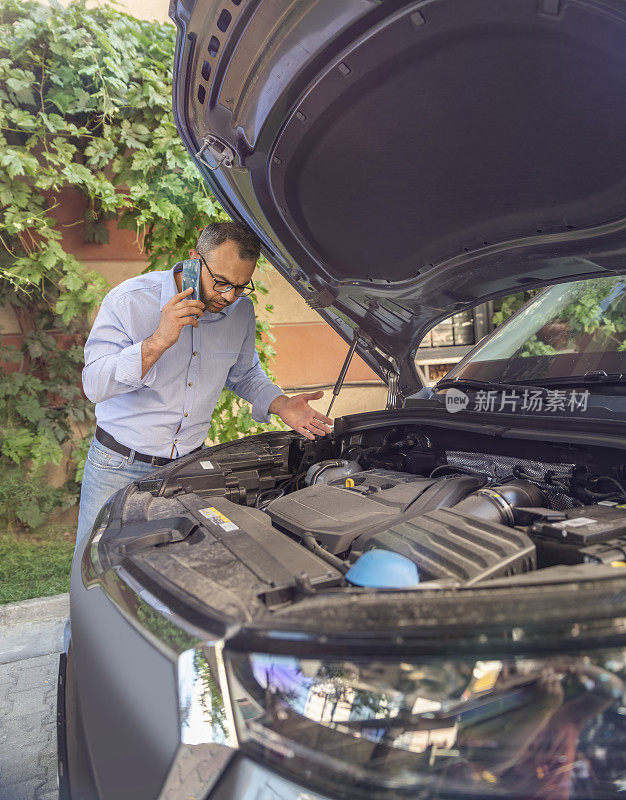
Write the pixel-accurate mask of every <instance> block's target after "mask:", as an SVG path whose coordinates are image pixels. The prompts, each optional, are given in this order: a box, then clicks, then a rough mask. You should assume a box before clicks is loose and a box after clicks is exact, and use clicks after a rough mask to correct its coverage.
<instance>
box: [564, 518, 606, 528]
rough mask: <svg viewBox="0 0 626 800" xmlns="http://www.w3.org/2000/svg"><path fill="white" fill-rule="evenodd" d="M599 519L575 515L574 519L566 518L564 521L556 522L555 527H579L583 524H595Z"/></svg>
mask: <svg viewBox="0 0 626 800" xmlns="http://www.w3.org/2000/svg"><path fill="white" fill-rule="evenodd" d="M597 521H598V520H597V519H591V517H574V518H573V519H565V520H563V522H556V523H555V524H554V527H555V528H579V527H581V526H582V525H595V524H596V522H597Z"/></svg>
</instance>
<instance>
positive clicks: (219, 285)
mask: <svg viewBox="0 0 626 800" xmlns="http://www.w3.org/2000/svg"><path fill="white" fill-rule="evenodd" d="M198 255H199V256H200V260H201V261H202V263H203V264H204V266H205V267H206V268H207V270H208V272H209V275H210V276H211V277H212V278H213V289H214V291H216V292H219V293H220V294H226V293H227V292H230V290H231V289H234V290H235V297H246V296H247V295H249V294H250V293H251V292H253V291H254V283H253V281H250V282H249V283H244V284H243V286H235V285H233V284H232V283H226V281H218V280H217V279H216V277H215V275H214V274H213V273H212V272H211V268H210V267H209V265H208V264H207V263H206V261H205V260H204V258H203V257H202V256H201V255H200V253H198Z"/></svg>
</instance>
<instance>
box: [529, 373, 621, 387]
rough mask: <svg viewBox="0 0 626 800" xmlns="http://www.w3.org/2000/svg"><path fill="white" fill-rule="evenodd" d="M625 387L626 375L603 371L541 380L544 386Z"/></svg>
mask: <svg viewBox="0 0 626 800" xmlns="http://www.w3.org/2000/svg"><path fill="white" fill-rule="evenodd" d="M620 383H623V384H624V385H626V375H625V374H623V373H621V372H605V371H604V370H594V371H590V372H585V374H584V375H563V376H562V377H560V378H546V379H545V380H542V384H543V385H545V386H597V385H598V384H604V385H611V384H612V385H618V384H620Z"/></svg>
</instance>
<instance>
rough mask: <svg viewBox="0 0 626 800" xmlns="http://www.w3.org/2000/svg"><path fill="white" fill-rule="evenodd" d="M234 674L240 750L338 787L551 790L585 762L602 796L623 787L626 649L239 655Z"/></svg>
mask: <svg viewBox="0 0 626 800" xmlns="http://www.w3.org/2000/svg"><path fill="white" fill-rule="evenodd" d="M228 676H229V681H230V684H231V689H230V691H231V699H232V703H233V707H234V719H235V724H236V726H237V731H238V739H239V742H240V745H241V747H242V749H243V750H244V751H245V752H247V754H248V755H250V756H251V757H253V758H254V759H255V760H257V761H262V762H265V763H267V764H268V765H270V766H272V767H273V768H274V769H277V770H279V771H281V772H284V773H287V774H288V775H289V776H291V777H293V776H294V775H295V776H297V777H298V778H299V779H300V780H303V781H304V782H306V783H308V784H309V785H311V786H312V787H313V788H317V789H318V790H320V791H322V792H324V791H326V792H329V793H330V794H331V796H335V795H338V796H341V797H344V796H357V797H358V796H360V795H361V794H362V795H363V796H364V797H368V798H372V797H378V793H380V796H381V797H384V798H385V799H386V800H388V799H389V798H391V797H403V796H407V795H409V796H410V797H412V798H415V797H419V798H422V797H424V798H427V797H428V798H430V797H437V798H445V797H454V798H459V797H464V798H465V797H466V798H479V797H480V798H492V797H493V798H495V797H507V798H524V799H525V800H528V798H529V797H533V798H543V797H545V798H549V797H554V796H556V795H555V794H554V792H555V791H556V788H558V787H559V786H560V785H562V784H563V783H567V782H569V781H570V780H572V779H573V778H572V776H573V775H574V769H575V764H576V763H577V762H580V763H583V761H586V762H587V763H588V766H589V774H590V775H594V776H595V778H594V781H596V782H595V783H594V790H595V794H594V795H593V796H594V797H598V798H599V797H605V796H606V797H613V796H614V795H615V792H616V791H618V790H619V788H621V789H622V790H623V789H624V788H625V787H626V716H625V715H626V708H625V707H624V681H625V680H626V649H613V650H610V651H609V650H607V651H603V652H601V653H598V652H597V651H596V652H594V654H593V655H591V654H586V653H581V654H580V655H577V656H575V657H569V656H568V657H562V658H561V657H548V658H543V657H542V658H532V659H531V658H517V657H513V658H510V659H508V660H494V661H477V660H475V659H474V660H471V659H466V660H464V659H458V660H450V659H449V660H438V659H431V660H424V661H415V662H404V661H402V662H400V661H386V660H377V661H371V660H369V661H366V660H328V661H321V660H317V659H311V658H295V657H292V656H285V655H271V654H267V653H250V654H239V653H237V654H231V655H230V656H229V658H228ZM581 770H582V767H581ZM620 781H621V783H620ZM559 796H561V795H559ZM564 796H566V795H564Z"/></svg>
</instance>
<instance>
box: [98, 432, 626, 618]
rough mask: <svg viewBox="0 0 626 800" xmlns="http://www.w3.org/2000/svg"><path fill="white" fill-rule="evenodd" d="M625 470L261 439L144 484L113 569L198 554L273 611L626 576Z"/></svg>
mask: <svg viewBox="0 0 626 800" xmlns="http://www.w3.org/2000/svg"><path fill="white" fill-rule="evenodd" d="M539 453H541V460H539V459H538V458H537V456H538V454H539ZM622 459H623V454H622V453H621V451H619V450H617V449H615V450H610V451H609V450H608V449H606V448H599V447H598V448H589V447H585V448H582V447H578V446H573V445H570V444H566V443H550V444H544V443H541V444H540V445H539V444H538V443H536V442H535V443H533V442H502V441H497V440H495V439H494V437H489V436H488V435H484V436H480V435H474V436H473V437H472V440H471V442H470V439H469V437H467V438H466V441H464V440H463V437H462V436H461V435H459V434H458V433H457V434H454V433H453V432H451V431H445V430H441V429H440V430H436V429H434V428H433V429H432V430H431V429H428V428H427V427H426V426H419V427H418V426H410V425H405V426H399V425H390V426H388V427H386V428H376V429H368V430H364V431H362V432H358V433H346V434H344V435H341V436H336V437H334V438H328V439H320V440H317V441H314V442H309V441H306V440H304V439H303V438H302V437H300V436H297V435H296V434H293V433H287V432H285V433H272V434H262V435H261V436H257V437H250V438H249V439H245V440H240V441H235V442H229V443H227V444H224V445H218V446H216V447H214V448H209V449H207V450H206V451H203V453H202V454H199V455H197V456H194V457H192V458H187V459H182V460H181V463H179V464H176V465H173V466H172V467H170V468H165V469H163V470H160V471H159V472H158V473H155V474H154V475H155V477H152V476H150V477H148V478H146V479H144V480H142V481H139V482H138V484H137V485H136V487H135V491H134V492H133V493H131V494H130V496H129V497H128V498H127V500H126V503H125V506H124V510H123V513H122V519H121V525H120V530H119V534H118V535H117V536H116V537H115V538H114V542H115V547H113V548H112V549H111V563H115V561H116V558H117V559H118V562H119V559H120V558H122V557H128V556H129V554H131V553H132V555H133V556H134V557H137V556H139V557H140V558H143V560H144V562H145V563H148V562H150V561H151V559H152V560H154V558H159V557H160V555H161V554H159V553H156V551H155V547H156V548H158V547H159V546H162V545H168V544H172V543H181V542H186V543H187V545H188V546H189V547H188V548H187V550H185V557H188V556H193V558H192V559H191V560H192V562H193V563H194V565H195V566H194V569H196V571H200V572H202V573H203V574H204V575H205V577H207V578H209V576H211V579H213V577H214V576H215V574H216V572H215V570H216V569H217V567H215V568H212V567H210V564H212V563H213V564H215V563H220V564H222V567H223V568H224V569H225V568H226V563H227V562H228V564H229V566H228V570H229V579H232V580H231V585H232V583H234V582H236V580H239V579H240V580H243V581H244V582H245V581H246V580H248V582H249V578H248V579H246V578H245V574H246V570H247V572H248V574H250V573H251V574H253V575H254V576H255V578H256V579H257V581H258V583H257V584H255V585H254V592H255V596H256V597H257V598H259V599H260V602H262V604H263V605H264V606H265V607H266V608H276V607H279V606H281V605H284V604H285V603H287V602H290V601H293V600H294V599H295V598H296V597H298V596H300V595H302V594H303V593H304V594H311V593H315V592H318V591H321V590H325V591H328V590H332V591H337V590H339V591H346V590H347V591H349V590H359V591H363V590H364V589H369V590H372V589H405V590H406V589H411V588H420V589H429V588H431V589H437V588H445V589H461V588H467V587H475V586H481V587H482V586H484V585H487V584H488V583H489V581H494V580H497V582H498V584H499V585H502V581H503V580H504V581H510V582H518V583H519V581H520V580H523V579H524V578H525V577H526V578H527V577H528V576H529V575H531V574H537V573H542V574H545V575H546V577H548V576H554V577H557V576H558V574H559V573H561V574H562V573H563V571H564V570H569V571H570V573H571V567H572V565H582V567H583V568H584V569H586V570H588V569H593V568H594V567H595V568H596V569H597V568H598V567H609V568H612V569H618V568H626V488H625V486H626V473H625V472H624V465H623V464H622V463H621V460H622ZM173 517H176V519H179V520H180V519H182V520H183V521H185V520H186V522H184V524H182V523H181V524H182V528H181V527H180V526H179V527H178V528H176V526H172V518H173ZM155 531H157V533H155ZM158 531H161V533H160V534H159V533H158ZM164 531H167V533H165V532H164ZM200 542H202V545H201V546H200ZM111 543H112V544H113V541H112V542H111ZM194 545H196V547H195V549H194ZM220 548H221V549H220ZM180 552H182V551H180V550H177V551H176V553H177V554H179V553H180ZM220 553H222V555H219V554H220ZM224 554H227V556H228V558H226V556H225V555H224ZM216 559H217V561H216ZM220 559H222V560H221V561H220ZM179 560H180V556H179ZM235 562H236V563H235ZM244 568H245V569H244ZM253 583H254V581H253ZM251 585H252V584H251Z"/></svg>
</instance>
